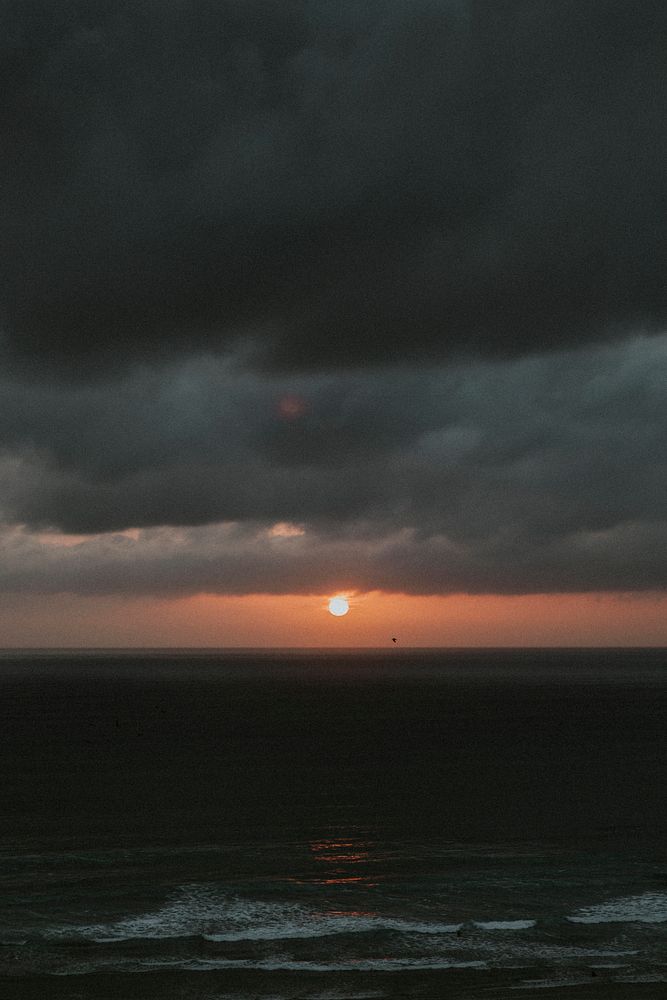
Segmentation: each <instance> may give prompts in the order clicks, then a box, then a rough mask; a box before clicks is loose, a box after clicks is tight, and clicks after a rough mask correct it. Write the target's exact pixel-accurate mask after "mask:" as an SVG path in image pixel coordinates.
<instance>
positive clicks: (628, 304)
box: [0, 0, 667, 433]
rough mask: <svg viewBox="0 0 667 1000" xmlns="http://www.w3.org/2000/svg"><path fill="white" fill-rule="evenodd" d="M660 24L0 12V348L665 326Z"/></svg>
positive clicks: (354, 357) (512, 8)
mask: <svg viewBox="0 0 667 1000" xmlns="http://www.w3.org/2000/svg"><path fill="white" fill-rule="evenodd" d="M666 18H667V8H666V7H665V5H664V3H662V2H658V0H655V2H654V0H646V2H643V3H641V4H637V3H634V2H633V3H631V2H629V0H627V2H625V0H596V2H594V3H583V4H582V3H575V2H574V0H571V2H570V0H568V2H563V3H558V4H555V3H547V2H538V0H525V2H520V0H515V2H499V0H489V2H487V3H483V2H482V3H469V4H466V3H464V2H462V0H409V2H408V0H387V2H379V0H376V2H373V0H368V2H365V3H357V2H356V0H355V2H338V3H330V2H328V0H320V2H311V3H306V2H297V0H282V2H281V3H280V4H278V3H275V4H273V3H266V2H259V0H243V2H240V0H236V2H231V0H228V2H224V0H215V2H214V0H200V2H195V0H190V2H177V0H160V2H159V3H157V2H148V0H143V2H134V0H133V2H131V3H130V2H127V3H126V2H118V0H113V2H99V3H94V4H90V3H87V2H76V0H71V2H62V3H51V2H46V0H21V2H3V3H1V4H0V50H1V51H0V66H1V67H2V69H1V71H0V72H1V74H2V81H1V88H0V90H1V93H2V108H1V112H0V127H1V128H2V143H1V145H0V148H1V150H2V151H1V153H0V180H1V181H2V195H1V196H0V197H1V198H2V202H1V204H2V213H3V225H2V229H1V231H0V255H1V260H0V316H1V318H2V329H3V337H4V340H3V343H4V348H3V350H4V353H5V358H6V359H7V360H8V361H10V362H11V363H12V365H13V366H14V368H15V369H16V370H19V371H24V372H30V373H31V375H32V376H33V377H34V376H39V377H41V378H43V379H47V378H48V377H49V372H50V371H53V370H55V369H57V370H58V371H60V372H61V373H66V374H67V375H68V376H69V377H71V378H79V377H82V378H84V379H85V378H89V377H92V376H95V377H104V376H106V375H107V374H108V373H109V371H120V370H122V369H123V368H124V367H125V366H126V365H127V364H128V363H129V362H130V361H136V360H139V361H144V362H150V361H151V359H159V358H165V357H169V356H176V355H179V354H181V355H182V354H187V353H190V352H195V353H197V352H200V351H201V350H203V349H206V350H209V351H213V352H217V351H221V350H225V349H227V348H229V347H230V345H233V344H234V343H236V342H238V341H239V340H242V341H243V342H244V343H245V344H246V350H247V351H249V352H250V353H249V357H254V358H255V359H256V360H261V363H262V364H264V365H265V366H266V365H275V366H279V367H283V368H288V369H295V370H296V369H299V368H304V369H305V368H311V369H317V368H319V369H322V370H324V369H326V368H338V367H341V366H354V365H356V364H358V363H364V362H371V363H377V362H380V363H385V362H389V363H395V362H400V361H404V360H407V361H409V362H411V363H412V362H415V361H418V360H420V359H421V360H423V359H429V358H430V359H436V358H438V357H444V356H453V355H456V354H459V353H461V352H463V353H465V352H467V351H473V352H481V353H487V354H496V355H505V356H512V355H516V354H517V353H522V352H525V351H530V350H533V349H542V348H545V347H546V348H553V347H554V346H559V345H560V346H562V345H564V344H566V343H571V342H582V341H585V340H590V339H594V338H599V337H605V336H611V335H616V334H618V333H619V332H624V331H626V332H627V331H628V330H631V329H632V330H645V331H652V330H654V329H655V328H657V327H659V325H660V324H662V323H663V322H664V319H665V313H666V308H665V307H666V304H667V303H666V293H665V281H664V261H665V253H664V249H665V248H664V226H663V225H662V220H663V219H664V217H665V197H664V183H663V164H664V162H665V153H666V152H667V150H666V149H665V145H666V144H665V121H666V120H667V117H666V110H667V109H666V108H665V101H664V97H665V88H664V79H665V77H664V64H663V57H664V45H665V25H666ZM83 433H85V432H83Z"/></svg>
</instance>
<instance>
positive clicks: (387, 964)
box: [141, 957, 487, 972]
mask: <svg viewBox="0 0 667 1000" xmlns="http://www.w3.org/2000/svg"><path fill="white" fill-rule="evenodd" d="M141 965H142V967H143V968H147V967H151V968H165V967H166V966H167V965H168V967H169V968H178V969H185V970H188V971H190V972H210V971H214V970H216V969H258V970H260V971H263V972H398V971H400V970H401V969H486V968H487V964H486V962H480V961H474V962H463V961H455V960H454V961H450V960H448V959H444V958H393V957H387V958H384V957H383V958H361V959H349V960H347V961H338V962H336V961H332V962H308V961H303V962H301V961H297V960H293V959H289V958H269V959H258V960H255V959H233V958H230V959H225V958H223V959H214V958H211V959H203V960H202V959H190V960H178V959H176V960H175V961H172V962H168V963H167V962H163V961H160V960H158V961H152V962H142V963H141Z"/></svg>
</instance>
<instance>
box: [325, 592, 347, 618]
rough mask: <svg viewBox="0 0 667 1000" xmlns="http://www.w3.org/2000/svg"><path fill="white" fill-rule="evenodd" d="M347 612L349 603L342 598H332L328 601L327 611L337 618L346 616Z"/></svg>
mask: <svg viewBox="0 0 667 1000" xmlns="http://www.w3.org/2000/svg"><path fill="white" fill-rule="evenodd" d="M349 610H350V604H349V601H347V600H346V599H345V598H344V597H332V598H331V600H330V601H329V611H330V612H331V614H332V615H335V616H336V617H337V618H340V616H341V615H346V614H347V613H348V611H349Z"/></svg>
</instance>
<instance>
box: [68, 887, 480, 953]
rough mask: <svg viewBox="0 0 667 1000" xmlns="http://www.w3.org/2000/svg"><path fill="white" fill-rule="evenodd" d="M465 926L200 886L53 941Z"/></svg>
mask: <svg viewBox="0 0 667 1000" xmlns="http://www.w3.org/2000/svg"><path fill="white" fill-rule="evenodd" d="M461 926H462V925H461V924H449V923H447V924H445V923H435V922H433V923H431V922H420V921H410V920H401V919H397V918H395V917H387V916H381V915H379V914H373V913H352V912H350V913H340V912H319V911H315V910H308V909H306V908H304V907H301V906H297V905H295V904H289V903H267V902H262V901H259V900H248V899H241V898H239V897H233V896H227V895H224V894H223V893H220V892H215V891H213V890H207V889H205V888H202V887H197V886H195V887H190V888H185V889H184V890H183V891H182V892H181V894H179V896H177V897H176V898H174V899H172V900H170V901H169V902H167V903H166V904H165V905H164V906H162V907H160V908H159V909H158V910H156V911H154V912H151V913H144V914H141V915H139V916H136V917H128V918H125V919H123V920H118V921H114V922H110V923H106V924H91V925H79V926H70V927H59V928H54V929H53V930H52V932H51V933H50V934H49V937H58V938H62V937H77V938H84V939H87V940H94V941H98V942H100V943H103V942H113V941H122V940H132V939H148V940H156V939H164V938H179V937H194V936H202V937H204V938H205V939H206V940H208V941H219V942H222V941H230V942H231V941H277V940H283V939H290V938H317V937H326V936H328V935H334V934H363V933H370V932H373V931H375V932H377V931H397V932H400V933H403V934H431V935H438V934H451V933H454V932H456V931H457V930H459V928H460V927H461Z"/></svg>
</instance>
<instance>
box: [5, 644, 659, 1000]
mask: <svg viewBox="0 0 667 1000" xmlns="http://www.w3.org/2000/svg"><path fill="white" fill-rule="evenodd" d="M0 768H1V770H0V778H1V781H0V878H1V883H2V884H1V891H0V996H1V997H3V998H7V1000H13V998H21V1000H33V998H34V1000H37V998H39V1000H52V998H53V1000H65V998H67V1000H75V998H76V1000H84V998H85V1000H106V998H114V1000H154V998H155V1000H158V998H159V1000H172V998H174V1000H176V998H178V1000H186V998H187V1000H195V998H196V1000H241V998H262V1000H296V998H299V1000H343V998H345V1000H348V998H349V1000H356V998H358V1000H362V998H369V1000H370V998H373V1000H381V998H384V997H392V998H398V997H405V998H425V997H432V998H436V997H437V998H448V1000H459V998H488V1000H493V998H500V997H505V998H509V997H512V998H517V1000H521V998H524V997H525V998H529V997H540V998H554V1000H556V998H561V997H563V998H565V997H567V998H568V1000H583V998H606V997H610V998H619V1000H621V998H622V1000H634V998H640V997H641V998H656V1000H657V998H661V997H665V996H667V655H666V652H665V651H664V650H658V649H645V650H609V649H604V650H602V649H598V650H594V649H585V650H533V649H526V650H506V649H505V650H445V651H443V650H401V649H400V648H399V649H396V648H392V649H387V650H382V651H377V650H373V651H356V652H332V651H312V650H304V651H277V652H268V651H266V652H261V651H260V652H258V651H238V652H233V651H232V652H230V651H220V652H213V651H196V650H194V651H193V650H175V651H169V650H152V651H150V650H148V651H141V652H137V651H130V652H113V651H106V652H105V651H69V652H66V651H60V652H52V653H48V652H39V651H21V652H10V651H6V652H5V653H4V654H2V655H1V656H0Z"/></svg>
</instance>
